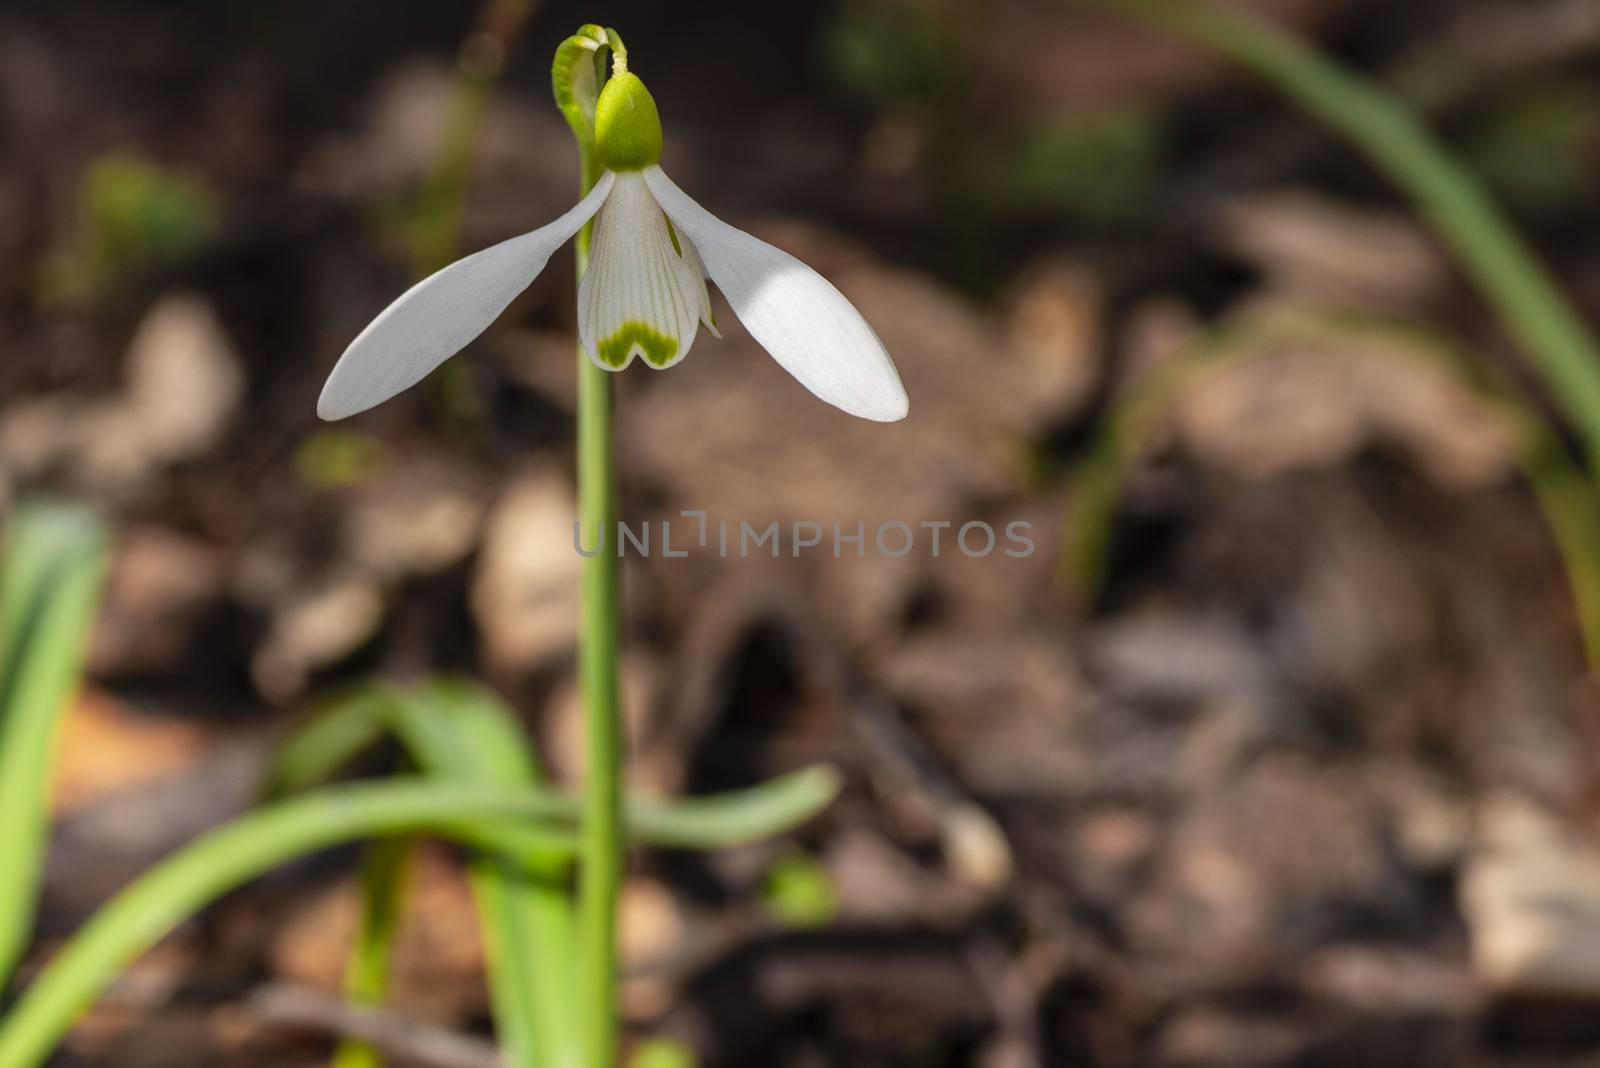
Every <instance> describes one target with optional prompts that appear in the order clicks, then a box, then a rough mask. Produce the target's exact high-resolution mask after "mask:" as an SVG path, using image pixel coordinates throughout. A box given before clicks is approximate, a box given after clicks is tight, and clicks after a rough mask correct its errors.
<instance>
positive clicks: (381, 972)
mask: <svg viewBox="0 0 1600 1068" xmlns="http://www.w3.org/2000/svg"><path fill="white" fill-rule="evenodd" d="M410 849H411V841H410V839H408V838H404V837H396V838H380V839H378V840H377V841H376V842H373V843H372V844H371V845H369V846H367V848H366V852H365V853H364V854H363V855H362V858H361V923H360V926H359V927H358V928H357V929H356V938H355V945H354V946H352V947H351V950H350V959H349V961H348V963H347V964H346V965H345V974H344V996H345V1000H346V1001H349V1002H350V1003H351V1004H354V1005H361V1006H369V1007H372V1008H377V1007H378V1006H381V1005H382V1004H383V997H384V994H385V993H386V992H387V991H388V988H389V957H390V953H391V951H392V950H393V949H394V940H395V936H396V934H398V932H399V929H400V917H401V910H402V906H403V904H404V900H405V881H406V869H407V867H408V864H407V856H408V854H409V852H410ZM382 1064H383V1057H382V1056H381V1055H380V1054H379V1052H378V1048H377V1047H376V1046H374V1045H373V1044H372V1043H370V1042H367V1041H365V1040H364V1039H360V1038H347V1039H345V1040H344V1041H343V1042H341V1043H339V1049H338V1051H337V1052H335V1053H334V1056H333V1068H381V1066H382Z"/></svg>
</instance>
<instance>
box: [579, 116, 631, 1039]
mask: <svg viewBox="0 0 1600 1068" xmlns="http://www.w3.org/2000/svg"><path fill="white" fill-rule="evenodd" d="M581 156H582V163H583V180H582V182H581V189H580V191H579V192H580V195H585V196H586V195H588V193H589V190H591V189H593V188H594V184H595V183H596V182H597V181H599V179H600V166H599V161H598V160H597V159H596V158H595V154H594V153H593V152H592V151H590V150H588V149H587V148H585V149H584V150H582V152H581ZM592 229H593V224H592V223H591V224H590V225H586V226H585V227H584V228H583V230H582V232H581V233H579V234H578V241H577V261H578V277H579V278H580V279H581V278H582V277H583V272H584V270H585V269H586V268H587V267H588V265H589V239H590V236H591V232H592ZM577 359H578V517H579V530H580V531H582V532H583V534H584V536H585V537H597V538H600V539H601V542H602V546H601V547H602V551H601V552H597V553H595V554H594V555H593V556H590V557H588V558H586V559H585V560H584V562H583V587H582V588H583V594H582V597H583V608H582V612H583V617H582V628H583V629H582V633H581V634H580V636H579V640H578V674H579V686H580V689H581V693H582V698H583V720H584V784H583V798H584V809H583V839H582V846H581V853H582V858H583V863H582V868H581V872H580V875H579V901H578V917H579V919H578V929H579V944H580V946H581V947H582V955H581V960H580V962H579V969H578V975H579V978H578V983H579V987H578V999H579V1014H580V1016H581V1017H582V1021H583V1026H582V1031H583V1035H584V1041H585V1046H586V1048H587V1050H588V1054H589V1056H588V1062H587V1063H588V1066H589V1068H607V1066H609V1065H610V1064H611V1063H612V1059H613V1056H614V1054H615V1048H616V1031H617V1009H616V996H617V995H616V984H617V946H616V942H617V896H618V893H619V890H620V887H621V882H622V868H623V859H624V858H623V831H622V745H623V739H622V702H621V695H620V693H619V685H618V678H617V649H618V644H619V626H618V614H619V611H618V609H619V597H618V591H619V586H620V582H619V576H618V569H619V564H620V557H619V556H618V554H617V553H616V552H615V551H612V550H611V549H610V546H609V545H608V544H606V543H607V542H609V541H610V540H612V539H615V537H616V530H617V523H616V519H617V474H616V457H615V453H614V451H613V443H612V436H611V376H610V374H609V373H607V372H605V371H602V370H601V369H600V368H598V367H596V366H595V365H594V362H593V361H592V360H590V359H589V358H588V356H586V355H585V354H584V352H583V350H582V348H581V347H580V348H579V350H578V355H577Z"/></svg>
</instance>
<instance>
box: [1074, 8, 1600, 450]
mask: <svg viewBox="0 0 1600 1068" xmlns="http://www.w3.org/2000/svg"><path fill="white" fill-rule="evenodd" d="M1092 2H1093V3H1095V4H1097V5H1099V6H1101V7H1105V8H1109V9H1111V10H1115V11H1121V12H1124V13H1126V14H1128V15H1132V16H1134V17H1136V18H1139V19H1142V20H1143V21H1145V22H1149V23H1151V24H1153V25H1156V26H1159V27H1161V28H1164V29H1167V30H1171V31H1173V32H1175V33H1178V34H1180V35H1182V36H1184V37H1188V38H1190V39H1191V40H1193V41H1196V42H1198V43H1200V44H1202V45H1204V46H1206V47H1208V48H1211V49H1213V50H1214V51H1216V52H1218V53H1220V54H1222V55H1224V56H1226V57H1228V58H1229V59H1231V60H1233V61H1234V62H1235V63H1238V64H1239V65H1241V66H1243V67H1245V68H1247V69H1249V70H1251V71H1252V72H1254V73H1255V74H1257V75H1259V76H1261V77H1262V78H1264V79H1266V80H1267V81H1269V82H1271V83H1272V84H1274V85H1276V86H1277V87H1278V89H1280V90H1281V91H1282V92H1284V93H1285V94H1286V95H1288V96H1289V97H1291V98H1292V99H1294V100H1296V101H1297V102H1299V104H1300V105H1301V106H1302V107H1304V108H1305V109H1306V110H1307V111H1309V112H1310V113H1311V114H1313V115H1315V116H1317V117H1318V118H1320V119H1322V121H1323V122H1325V123H1327V124H1328V125H1329V126H1331V127H1332V128H1333V129H1335V130H1337V131H1339V132H1340V133H1342V134H1343V135H1344V136H1345V137H1346V138H1348V139H1349V140H1350V141H1351V142H1352V143H1353V144H1355V145H1356V146H1357V147H1358V148H1360V149H1361V150H1362V151H1363V152H1364V153H1366V155H1367V156H1368V158H1369V159H1371V160H1372V162H1373V163H1375V164H1376V165H1377V166H1378V167H1379V168H1381V169H1382V170H1383V171H1384V172H1385V173H1387V174H1388V175H1389V177H1390V178H1391V179H1392V180H1393V181H1394V182H1395V183H1396V184H1397V185H1399V186H1400V187H1401V188H1402V189H1403V190H1405V192H1406V193H1407V194H1408V195H1409V196H1410V197H1411V199H1412V200H1413V201H1414V202H1415V203H1416V205H1417V207H1418V208H1419V209H1420V210H1421V211H1422V213H1423V214H1424V215H1425V216H1426V217H1427V218H1428V220H1429V222H1430V223H1431V224H1432V225H1433V227H1434V229H1435V230H1436V231H1437V232H1438V233H1439V235H1440V236H1441V237H1442V238H1443V239H1444V240H1445V242H1446V243H1447V244H1449V245H1450V247H1451V248H1452V249H1453V250H1454V252H1455V254H1456V256H1457V257H1458V258H1459V259H1460V261H1461V264H1462V266H1463V267H1464V268H1465V269H1466V271H1467V273H1468V274H1469V275H1470V276H1471V278H1472V280H1473V282H1474V283H1475V284H1476V285H1477V287H1478V290H1479V291H1480V292H1481V293H1482V294H1483V296H1484V298H1485V299H1486V300H1487V301H1488V302H1489V304H1490V305H1491V306H1492V307H1493V308H1494V310H1495V312H1496V314H1497V315H1498V316H1499V317H1500V319H1501V321H1502V322H1503V323H1504V325H1505V326H1506V328H1507V329H1508V330H1509V331H1510V332H1511V334H1512V335H1513V336H1514V337H1515V338H1516V339H1517V340H1518V342H1520V343H1521V345H1522V346H1523V347H1524V348H1525V349H1526V351H1527V353H1528V355H1529V356H1530V357H1531V358H1532V359H1533V361H1534V363H1535V364H1536V366H1537V368H1538V370H1539V372H1540V374H1541V376H1542V377H1543V378H1544V380H1545V382H1546V384H1547V385H1548V386H1549V387H1550V389H1551V392H1552V394H1553V395H1554V397H1555V399H1556V401H1557V402H1558V403H1559V404H1560V405H1561V407H1562V409H1563V411H1565V412H1566V413H1567V415H1568V416H1569V417H1570V418H1571V419H1572V421H1573V423H1574V425H1575V426H1576V427H1577V429H1578V430H1579V432H1580V433H1581V434H1582V436H1583V438H1584V440H1585V442H1586V444H1587V446H1588V452H1589V457H1590V462H1591V466H1593V467H1596V468H1600V348H1597V347H1596V345H1595V342H1594V338H1593V337H1592V335H1591V334H1590V333H1589V331H1588V328H1587V327H1586V326H1585V324H1584V322H1583V320H1582V319H1581V318H1579V316H1578V315H1577V313H1576V312H1574V311H1573V309H1572V307H1571V305H1569V304H1568V303H1567V301H1566V300H1565V298H1563V296H1562V295H1561V293H1560V292H1559V290H1558V289H1557V288H1556V285H1555V283H1554V282H1553V281H1552V280H1551V278H1550V277H1549V275H1548V274H1547V273H1546V272H1545V270H1544V268H1543V267H1542V266H1541V265H1540V264H1539V262H1538V261H1537V260H1536V259H1535V258H1534V256H1533V254H1532V253H1531V252H1530V251H1529V250H1528V248H1527V246H1526V245H1525V244H1524V243H1523V242H1522V240H1521V238H1520V237H1519V236H1518V235H1517V233H1516V231H1515V230H1514V229H1513V228H1512V226H1511V224H1510V223H1509V222H1507V221H1506V219H1505V217H1504V215H1502V214H1501V212H1500V210H1499V208H1498V207H1497V206H1496V205H1495V203H1494V201H1493V200H1492V199H1491V198H1490V196H1489V194H1488V193H1487V192H1486V191H1485V190H1484V188H1483V186H1482V184H1481V183H1480V182H1479V181H1478V180H1477V179H1476V178H1475V177H1474V176H1473V174H1472V173H1471V172H1470V171H1469V170H1467V168H1465V167H1464V166H1462V165H1461V164H1460V163H1458V162H1457V161H1456V160H1455V159H1454V158H1452V157H1451V155H1450V153H1449V152H1448V151H1447V150H1446V149H1445V148H1444V147H1443V146H1442V145H1440V144H1439V142H1438V140H1437V139H1436V138H1434V137H1433V135H1432V134H1430V133H1429V132H1428V130H1427V129H1426V128H1425V127H1423V126H1422V125H1421V124H1420V123H1418V121H1417V120H1416V119H1415V118H1414V117H1413V116H1412V114H1411V113H1410V112H1409V111H1407V110H1406V109H1405V108H1404V107H1403V106H1402V105H1401V104H1399V103H1398V102H1396V101H1395V100H1393V99H1392V98H1391V97H1390V96H1389V95H1387V94H1386V93H1384V92H1383V91H1382V90H1380V89H1377V88H1376V87H1374V86H1372V85H1370V84H1368V83H1367V82H1366V81H1364V80H1363V79H1362V78H1360V77H1358V76H1357V75H1355V74H1353V73H1351V72H1350V71H1347V70H1345V69H1344V68H1343V67H1341V66H1339V65H1338V64H1336V63H1334V62H1333V61H1332V60H1330V59H1328V58H1326V57H1324V56H1322V55H1320V54H1319V53H1318V52H1317V51H1316V50H1315V49H1314V48H1313V47H1311V46H1310V45H1307V44H1305V43H1304V42H1302V41H1300V40H1297V39H1296V38H1295V37H1293V36H1291V35H1289V34H1287V33H1284V32H1283V31H1281V30H1278V29H1276V28H1274V27H1272V26H1270V25H1268V24H1266V23H1264V22H1262V21H1261V20H1260V19H1258V18H1254V17H1252V16H1249V15H1246V14H1244V13H1243V12H1237V11H1223V10H1220V9H1219V8H1217V7H1215V6H1213V5H1212V4H1211V3H1204V2H1196V0H1092Z"/></svg>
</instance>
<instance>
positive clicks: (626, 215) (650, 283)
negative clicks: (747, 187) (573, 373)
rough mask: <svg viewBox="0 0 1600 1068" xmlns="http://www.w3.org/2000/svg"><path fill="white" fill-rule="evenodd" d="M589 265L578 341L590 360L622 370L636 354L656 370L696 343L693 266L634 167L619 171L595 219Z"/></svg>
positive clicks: (581, 293) (583, 285) (581, 287)
mask: <svg viewBox="0 0 1600 1068" xmlns="http://www.w3.org/2000/svg"><path fill="white" fill-rule="evenodd" d="M590 250H591V251H590V255H589V269H588V270H586V271H584V272H583V280H582V281H580V282H579V283H578V339H579V340H580V341H581V342H583V350H584V351H585V352H587V353H588V354H589V359H591V360H593V361H594V363H595V366H597V367H600V368H601V369H603V370H606V371H620V370H622V369H623V368H624V367H626V366H628V364H630V363H632V362H633V358H634V356H642V357H644V362H645V363H646V364H648V365H649V366H651V367H654V368H657V369H660V368H664V367H671V366H672V365H673V364H675V363H677V362H678V361H679V360H681V359H683V358H684V356H686V355H687V354H688V352H689V346H690V345H693V344H694V335H695V330H696V323H697V318H698V312H699V308H698V307H697V306H696V304H695V303H694V302H693V301H692V300H691V299H690V298H689V296H688V294H689V293H691V292H693V285H694V278H693V269H692V268H691V267H690V266H689V265H688V264H687V263H685V262H684V261H683V258H682V257H680V256H679V255H678V253H677V252H676V251H675V250H674V249H673V247H672V237H671V235H669V234H668V233H667V217H666V216H665V215H663V214H662V213H661V208H660V207H659V206H658V205H657V204H656V201H655V198H654V197H652V196H651V195H650V190H649V189H647V188H646V187H645V184H644V179H643V178H642V177H640V175H639V172H638V171H629V172H625V173H623V174H619V175H617V184H616V188H615V189H614V190H613V191H612V194H611V198H610V199H609V200H607V201H606V205H605V207H604V208H602V209H600V217H599V218H597V219H596V220H595V222H594V241H593V243H592V244H591V245H590Z"/></svg>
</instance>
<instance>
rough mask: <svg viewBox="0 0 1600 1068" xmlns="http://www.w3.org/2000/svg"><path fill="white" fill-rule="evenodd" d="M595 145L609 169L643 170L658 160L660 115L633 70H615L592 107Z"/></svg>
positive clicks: (659, 154)
mask: <svg viewBox="0 0 1600 1068" xmlns="http://www.w3.org/2000/svg"><path fill="white" fill-rule="evenodd" d="M594 137H595V148H596V149H597V150H598V151H599V154H600V162H601V164H602V165H603V166H604V167H605V168H606V169H607V170H612V171H642V170H644V169H645V168H646V167H652V166H654V165H655V164H657V163H660V162H661V116H660V115H659V114H657V113H656V102H655V100H654V99H653V98H651V96H650V90H648V89H646V88H645V87H644V82H641V81H640V80H639V76H638V75H636V74H630V73H628V72H626V71H623V72H621V73H618V74H615V75H613V76H612V78H611V80H610V81H608V82H606V86H605V88H604V89H602V90H600V101H599V103H598V104H596V105H595V111H594Z"/></svg>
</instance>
